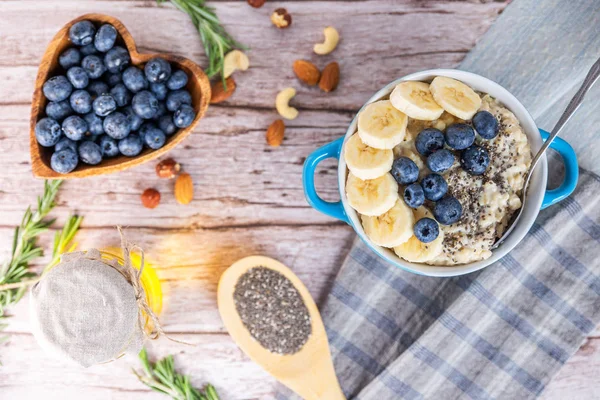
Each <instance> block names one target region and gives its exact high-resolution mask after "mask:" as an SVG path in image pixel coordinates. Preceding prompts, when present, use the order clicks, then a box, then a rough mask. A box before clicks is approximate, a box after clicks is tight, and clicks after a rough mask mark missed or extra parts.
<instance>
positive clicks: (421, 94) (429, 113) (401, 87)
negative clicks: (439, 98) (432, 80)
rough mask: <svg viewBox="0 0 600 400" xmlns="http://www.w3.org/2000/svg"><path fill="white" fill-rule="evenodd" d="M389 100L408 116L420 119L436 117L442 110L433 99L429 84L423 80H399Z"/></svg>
mask: <svg viewBox="0 0 600 400" xmlns="http://www.w3.org/2000/svg"><path fill="white" fill-rule="evenodd" d="M390 102H391V103H392V105H393V106H394V107H396V108H397V109H398V110H400V111H402V112H403V113H404V114H406V115H408V116H409V117H410V118H414V119H419V120H422V121H433V120H435V119H438V118H439V117H440V116H441V115H442V113H443V112H444V109H443V108H442V107H440V106H439V104H438V103H436V102H435V100H434V99H433V96H432V95H431V92H430V91H429V84H428V83H425V82H418V81H406V82H400V83H399V84H397V85H396V87H395V88H394V90H393V91H392V94H390Z"/></svg>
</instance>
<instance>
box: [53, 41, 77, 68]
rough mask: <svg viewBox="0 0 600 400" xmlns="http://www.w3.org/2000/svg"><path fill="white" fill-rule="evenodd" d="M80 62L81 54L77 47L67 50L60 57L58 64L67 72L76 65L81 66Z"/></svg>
mask: <svg viewBox="0 0 600 400" xmlns="http://www.w3.org/2000/svg"><path fill="white" fill-rule="evenodd" d="M80 62H81V53H80V52H79V50H77V49H76V48H75V47H71V48H68V49H66V50H65V51H63V52H62V53H61V55H60V56H59V57H58V63H59V64H60V66H61V67H63V68H64V69H65V70H67V69H69V68H71V67H73V66H75V65H79V63H80Z"/></svg>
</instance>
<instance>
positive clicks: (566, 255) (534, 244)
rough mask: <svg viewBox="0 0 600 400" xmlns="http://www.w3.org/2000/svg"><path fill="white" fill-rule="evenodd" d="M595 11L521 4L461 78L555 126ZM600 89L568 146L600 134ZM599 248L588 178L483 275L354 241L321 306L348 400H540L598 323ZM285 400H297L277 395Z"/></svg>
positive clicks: (594, 189)
mask: <svg viewBox="0 0 600 400" xmlns="http://www.w3.org/2000/svg"><path fill="white" fill-rule="evenodd" d="M593 4H594V2H571V1H567V0H548V1H544V2H539V1H537V0H515V1H513V2H512V3H511V4H510V5H509V6H508V7H507V9H506V10H505V11H504V12H503V14H502V15H501V16H500V17H499V19H498V20H497V22H496V23H495V24H494V26H493V27H492V28H491V29H490V31H489V32H488V33H487V34H486V35H485V37H484V38H483V39H482V40H481V42H480V43H479V44H478V45H477V47H476V48H475V49H474V50H473V51H472V52H471V53H470V54H469V55H468V56H467V58H466V59H465V61H464V62H463V63H462V64H461V67H460V68H461V69H465V70H468V71H473V72H476V73H479V74H481V75H484V76H486V77H489V78H491V79H492V80H495V81H497V82H498V83H500V84H501V85H503V86H504V87H506V88H507V89H508V90H509V91H511V92H512V93H513V94H515V95H516V96H517V97H518V98H519V99H520V100H521V101H522V102H523V103H524V104H525V106H526V107H527V108H528V109H529V110H530V112H532V115H533V116H534V118H535V119H536V122H537V123H538V124H539V126H541V127H546V128H551V127H552V125H553V123H554V122H555V121H556V120H557V119H558V116H559V114H560V113H561V112H562V111H563V110H564V108H565V105H566V102H567V101H568V99H570V97H571V94H572V93H573V92H574V91H575V90H576V89H577V87H578V86H579V84H580V83H581V80H582V79H583V77H584V76H585V74H586V72H587V70H588V69H589V67H590V66H591V64H593V62H594V61H595V58H596V57H597V55H598V51H600V36H598V22H600V21H598V19H600V18H599V15H600V13H597V12H596V13H594V10H593V9H594V5H593ZM596 8H597V4H596ZM596 11H598V10H597V9H596ZM572 21H577V27H578V28H577V29H571V28H572ZM550 43H551V45H549V44H550ZM432 67H433V66H432ZM598 89H599V88H598V87H596V88H594V90H593V91H592V92H590V94H589V95H588V101H587V102H586V103H584V105H583V106H582V107H581V110H580V111H579V113H578V115H576V116H575V117H574V118H573V120H572V122H570V126H567V127H566V128H565V135H567V138H569V137H570V138H579V137H581V135H576V134H569V132H573V130H574V129H578V130H579V131H578V132H577V133H578V134H586V132H588V130H591V129H594V130H596V129H597V127H598V126H600V112H599V106H598V102H595V101H593V100H590V99H593V98H594V93H598V92H599V91H598ZM540 94H543V95H544V96H543V98H540ZM583 117H585V119H582V118H583ZM582 151H585V150H582ZM551 160H552V161H551V165H553V166H554V167H555V166H556V165H560V164H559V163H556V162H555V161H556V160H555V159H554V160H553V159H552V158H551ZM550 170H552V171H553V173H552V174H551V179H550V181H551V182H552V180H553V179H552V178H554V181H556V180H558V181H560V175H561V171H560V168H559V169H558V170H557V168H550ZM599 242H600V178H599V177H598V176H597V175H594V174H592V173H590V172H587V171H584V170H582V171H580V182H579V185H578V188H577V190H576V192H575V193H574V194H573V195H572V196H571V197H570V198H568V199H566V200H564V201H563V202H561V203H560V204H558V205H555V206H552V207H549V208H548V209H546V210H543V211H541V212H540V214H539V217H538V218H537V220H536V222H535V224H534V225H533V228H532V229H531V231H530V232H529V234H528V235H527V236H526V237H525V239H524V240H523V241H522V242H521V243H520V244H519V245H518V246H517V247H516V248H515V249H514V250H513V251H512V252H510V253H509V254H508V255H507V256H505V257H504V258H503V259H501V260H500V261H498V262H496V263H495V264H493V265H491V266H489V267H488V268H485V269H484V270H482V271H479V272H477V273H473V274H469V275H466V276H460V277H455V278H431V277H424V276H419V275H415V274H411V273H408V272H404V271H402V270H400V269H399V268H396V267H394V266H392V265H389V264H387V263H386V262H385V261H383V260H382V259H380V258H378V257H377V256H376V255H375V254H374V253H373V252H372V251H371V250H369V249H368V248H367V247H366V246H365V245H364V244H363V243H362V242H361V241H360V240H359V239H356V240H355V243H354V245H353V247H352V249H351V251H350V253H349V254H348V256H347V257H346V260H345V261H344V263H343V265H342V268H341V270H340V272H339V275H338V277H337V278H336V281H335V283H334V285H333V287H332V289H331V293H330V294H329V296H328V298H327V300H326V302H325V304H324V305H323V307H322V314H323V320H324V323H325V326H326V329H327V333H328V336H329V342H330V345H331V351H332V355H333V359H334V364H335V369H336V372H337V374H338V377H339V380H340V384H341V386H342V389H343V391H344V393H345V394H346V396H347V397H348V398H360V399H374V400H386V399H436V400H437V399H458V398H471V399H511V400H512V399H520V400H521V399H530V398H535V397H537V396H538V395H539V394H540V393H541V392H542V391H543V390H544V387H545V386H546V385H547V384H548V382H549V381H550V379H551V378H552V376H553V375H554V374H555V373H556V372H557V371H558V370H559V369H560V367H561V366H562V365H563V364H564V363H565V362H566V361H567V360H568V359H569V357H570V356H571V355H572V354H573V353H575V352H576V351H577V349H578V348H579V347H580V345H581V344H582V342H583V341H584V340H585V338H586V336H587V335H588V334H589V333H590V332H591V331H592V330H593V329H594V327H595V326H596V325H597V324H598V323H599V321H600V257H598V250H597V249H598V248H599V247H598V246H599ZM277 398H278V399H286V398H296V397H295V396H294V395H293V394H292V393H291V392H289V391H288V390H287V389H286V388H283V387H280V388H279V392H278V393H277Z"/></svg>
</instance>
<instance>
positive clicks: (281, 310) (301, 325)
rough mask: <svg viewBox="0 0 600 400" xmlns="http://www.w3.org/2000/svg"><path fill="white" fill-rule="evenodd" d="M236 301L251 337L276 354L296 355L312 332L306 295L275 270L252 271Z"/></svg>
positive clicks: (235, 294) (236, 292)
mask: <svg viewBox="0 0 600 400" xmlns="http://www.w3.org/2000/svg"><path fill="white" fill-rule="evenodd" d="M233 301H234V304H235V308H236V310H237V312H238V314H239V315H240V318H241V319H242V323H243V324H244V326H245V327H246V328H247V329H248V331H249V332H250V335H251V336H252V337H253V338H254V339H255V340H256V341H258V343H260V345H261V346H263V347H264V348H266V349H267V350H269V351H270V352H272V353H277V354H294V353H296V352H298V351H299V350H300V349H301V348H302V346H304V344H305V343H306V341H307V340H308V338H309V337H310V334H311V333H312V327H311V320H310V315H309V313H308V309H307V308H306V304H304V300H303V299H302V296H300V293H298V290H297V289H296V287H295V286H294V285H293V284H292V282H291V281H290V280H289V279H287V278H286V277H285V276H283V275H282V274H281V273H279V272H277V271H275V270H272V269H270V268H266V267H254V268H251V269H249V270H248V271H247V272H245V273H244V274H243V275H242V276H240V278H239V280H238V281H237V283H236V285H235V290H234V292H233Z"/></svg>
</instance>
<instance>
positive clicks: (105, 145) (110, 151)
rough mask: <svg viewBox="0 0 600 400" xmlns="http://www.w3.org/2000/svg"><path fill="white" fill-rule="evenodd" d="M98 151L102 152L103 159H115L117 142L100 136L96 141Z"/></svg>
mask: <svg viewBox="0 0 600 400" xmlns="http://www.w3.org/2000/svg"><path fill="white" fill-rule="evenodd" d="M98 144H99V145H100V149H101V150H102V156H103V157H106V158H107V157H115V156H118V155H119V144H118V142H117V141H116V140H115V139H113V138H111V137H110V136H107V135H102V136H100V140H99V141H98Z"/></svg>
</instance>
